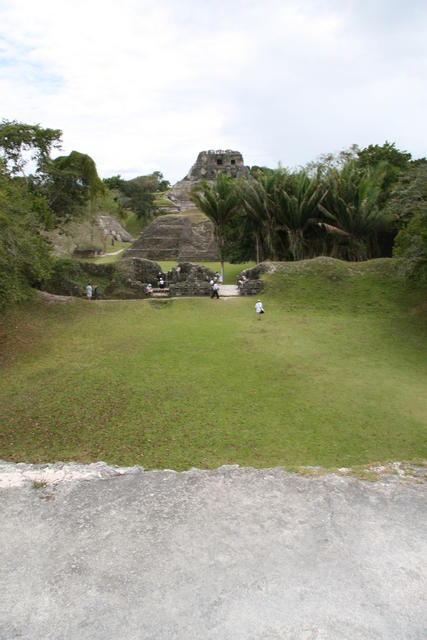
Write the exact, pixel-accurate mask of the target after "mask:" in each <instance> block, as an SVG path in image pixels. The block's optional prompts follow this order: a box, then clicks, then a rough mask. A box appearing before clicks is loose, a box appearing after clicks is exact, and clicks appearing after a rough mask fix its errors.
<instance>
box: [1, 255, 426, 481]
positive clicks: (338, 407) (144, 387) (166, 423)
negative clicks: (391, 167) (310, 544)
mask: <svg viewBox="0 0 427 640" xmlns="http://www.w3.org/2000/svg"><path fill="white" fill-rule="evenodd" d="M425 293H426V292H425V291H423V290H421V289H417V288H415V287H412V286H408V285H407V284H404V283H403V282H402V281H400V280H399V278H398V277H397V276H396V274H395V269H394V263H392V261H387V260H383V261H373V262H371V263H365V264H364V265H358V266H357V267H355V269H354V270H352V269H350V268H349V267H348V265H344V264H343V263H339V262H338V261H332V260H325V259H323V260H322V259H320V260H313V261H308V262H306V263H298V264H295V265H284V266H283V270H282V271H281V272H279V273H275V274H272V275H268V276H266V290H265V292H264V294H263V296H262V300H263V303H264V307H265V309H266V313H265V315H264V317H263V318H262V320H261V321H258V320H257V319H256V314H255V311H254V303H255V300H254V298H251V297H243V298H233V299H224V300H219V301H217V300H210V299H205V298H199V299H196V298H191V299H177V300H167V301H165V302H163V301H155V300H153V301H123V302H121V301H120V302H116V301H110V302H109V301H105V302H104V301H101V302H99V303H97V302H91V303H88V302H86V301H80V300H78V301H76V302H75V303H73V304H65V305H61V304H55V305H47V304H45V303H41V302H36V303H32V304H27V305H23V306H19V307H15V308H14V309H13V310H11V311H10V312H9V313H8V314H7V317H6V319H5V322H4V324H3V329H2V333H1V335H0V349H1V354H2V355H1V360H0V365H1V370H2V375H1V380H0V425H1V428H0V457H1V458H3V459H6V460H13V461H26V462H52V461H58V460H63V461H69V460H75V461H81V462H90V461H96V460H104V461H106V462H108V463H112V464H121V465H133V464H140V465H142V466H144V467H145V468H147V469H153V468H171V469H176V470H183V469H188V468H190V467H192V466H195V467H201V468H214V467H217V466H219V465H221V464H230V463H237V464H240V465H253V466H257V467H268V466H276V465H281V466H284V467H286V468H292V469H293V468H297V467H299V466H304V465H315V466H317V465H321V466H324V467H328V468H334V467H342V466H346V467H349V466H358V465H365V464H370V463H376V462H383V463H386V462H389V461H392V460H408V461H417V460H421V459H424V458H426V457H427V442H426V428H427V394H426V388H427V357H426V356H427V348H426V306H425V304H424V301H425V299H426V295H425Z"/></svg>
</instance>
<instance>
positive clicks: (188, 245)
mask: <svg viewBox="0 0 427 640" xmlns="http://www.w3.org/2000/svg"><path fill="white" fill-rule="evenodd" d="M220 171H221V172H222V173H226V174H228V175H230V176H232V177H233V178H240V177H243V176H248V175H249V169H248V168H247V167H245V165H244V163H243V156H242V154H241V153H240V152H239V151H231V150H229V149H228V150H227V151H220V150H219V151H201V152H200V153H199V155H198V156H197V160H196V162H195V164H194V165H193V166H192V167H191V169H190V171H189V172H188V174H187V175H186V176H185V178H184V179H183V180H180V181H179V182H177V183H176V184H175V185H174V186H173V187H172V189H171V191H170V192H169V193H168V194H166V197H167V198H168V200H169V202H170V206H168V207H164V208H163V211H164V213H166V214H167V215H162V216H158V217H157V218H156V219H155V220H154V221H153V222H152V223H151V224H150V225H149V226H148V227H147V228H146V229H144V231H143V232H142V234H141V236H140V237H139V238H138V240H137V241H136V242H134V244H133V245H132V246H131V247H130V249H128V250H127V251H126V252H125V253H124V254H123V257H126V258H144V259H148V260H178V261H183V262H191V261H195V262H200V261H203V260H207V261H214V260H217V259H218V247H217V244H216V241H215V237H214V226H213V224H212V222H211V221H210V220H208V219H207V218H206V216H204V215H203V214H201V213H200V212H199V211H198V210H197V208H196V206H195V205H194V204H193V202H192V201H191V199H190V193H191V190H192V189H193V188H194V187H195V186H196V185H197V184H198V183H199V182H200V181H201V180H207V181H209V180H215V178H216V176H217V175H218V173H219V172H220Z"/></svg>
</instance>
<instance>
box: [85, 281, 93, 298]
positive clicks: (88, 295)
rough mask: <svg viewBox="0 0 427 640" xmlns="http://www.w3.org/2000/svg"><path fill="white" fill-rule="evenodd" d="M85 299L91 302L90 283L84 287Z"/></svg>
mask: <svg viewBox="0 0 427 640" xmlns="http://www.w3.org/2000/svg"><path fill="white" fill-rule="evenodd" d="M86 298H87V299H88V300H92V285H91V283H90V282H89V283H88V285H87V287H86Z"/></svg>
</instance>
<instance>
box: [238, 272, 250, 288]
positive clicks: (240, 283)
mask: <svg viewBox="0 0 427 640" xmlns="http://www.w3.org/2000/svg"><path fill="white" fill-rule="evenodd" d="M247 282H248V278H247V277H246V276H245V275H244V274H243V273H242V274H241V275H240V276H238V278H237V286H238V287H239V289H243V287H244V286H245V284H246V283H247Z"/></svg>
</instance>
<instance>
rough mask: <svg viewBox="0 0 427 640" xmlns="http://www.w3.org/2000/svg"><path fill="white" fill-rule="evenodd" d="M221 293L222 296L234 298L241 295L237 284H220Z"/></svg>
mask: <svg viewBox="0 0 427 640" xmlns="http://www.w3.org/2000/svg"><path fill="white" fill-rule="evenodd" d="M219 295H220V297H221V298H232V297H234V296H239V295H240V291H239V287H238V286H237V285H235V284H220V285H219Z"/></svg>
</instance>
